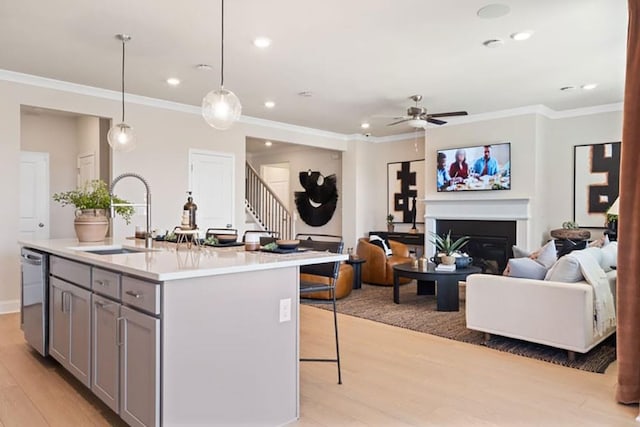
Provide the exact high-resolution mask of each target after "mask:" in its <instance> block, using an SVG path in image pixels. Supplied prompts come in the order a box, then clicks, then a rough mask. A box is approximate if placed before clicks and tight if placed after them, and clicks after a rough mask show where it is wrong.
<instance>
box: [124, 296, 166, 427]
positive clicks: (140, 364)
mask: <svg viewBox="0 0 640 427" xmlns="http://www.w3.org/2000/svg"><path fill="white" fill-rule="evenodd" d="M121 316H122V318H123V322H122V323H123V325H122V327H123V330H122V348H121V352H120V357H121V358H120V416H121V417H122V419H123V420H124V421H126V422H127V424H129V425H131V426H158V425H159V421H160V417H159V413H160V320H159V319H156V318H155V317H152V316H148V315H146V314H142V313H140V312H137V311H134V310H131V309H129V308H127V307H124V306H123V307H122V308H121Z"/></svg>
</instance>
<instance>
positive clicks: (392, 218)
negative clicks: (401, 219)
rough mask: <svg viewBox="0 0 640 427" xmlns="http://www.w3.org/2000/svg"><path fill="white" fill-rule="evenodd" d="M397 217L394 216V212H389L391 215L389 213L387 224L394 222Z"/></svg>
mask: <svg viewBox="0 0 640 427" xmlns="http://www.w3.org/2000/svg"><path fill="white" fill-rule="evenodd" d="M395 218H396V217H395V216H393V214H389V215H387V224H393V220H394V219H395Z"/></svg>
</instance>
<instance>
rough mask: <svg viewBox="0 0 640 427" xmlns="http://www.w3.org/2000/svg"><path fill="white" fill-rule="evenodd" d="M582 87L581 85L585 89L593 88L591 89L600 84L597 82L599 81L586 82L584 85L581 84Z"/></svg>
mask: <svg viewBox="0 0 640 427" xmlns="http://www.w3.org/2000/svg"><path fill="white" fill-rule="evenodd" d="M580 87H581V88H582V89H584V90H591V89H595V88H597V87H598V84H597V83H587V84H584V85H582V86H580Z"/></svg>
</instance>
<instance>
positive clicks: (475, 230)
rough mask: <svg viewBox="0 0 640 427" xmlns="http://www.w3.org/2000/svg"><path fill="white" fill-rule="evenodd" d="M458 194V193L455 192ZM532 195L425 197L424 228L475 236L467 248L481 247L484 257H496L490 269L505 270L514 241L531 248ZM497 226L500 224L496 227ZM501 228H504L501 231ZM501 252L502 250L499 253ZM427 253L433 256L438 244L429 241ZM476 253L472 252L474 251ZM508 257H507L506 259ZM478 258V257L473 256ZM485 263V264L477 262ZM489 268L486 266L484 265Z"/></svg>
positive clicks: (500, 271)
mask: <svg viewBox="0 0 640 427" xmlns="http://www.w3.org/2000/svg"><path fill="white" fill-rule="evenodd" d="M456 196H458V195H456ZM530 205H531V203H530V199H528V198H511V199H505V198H477V197H474V198H459V197H456V198H446V199H445V198H433V199H427V200H425V230H426V231H427V233H425V234H426V236H425V237H426V239H427V240H429V235H428V233H429V232H431V233H439V234H442V233H446V232H447V231H449V230H451V232H452V233H451V234H452V236H454V237H455V236H464V235H468V236H472V237H475V241H472V242H471V243H469V244H468V248H466V250H467V251H472V252H474V251H476V250H478V251H479V253H480V254H481V252H482V251H485V252H487V253H485V255H490V256H488V257H484V256H482V254H481V255H480V259H482V260H485V261H486V260H491V259H493V261H494V263H495V264H493V265H492V269H491V271H488V272H491V273H494V274H496V273H498V274H499V273H502V270H503V269H504V266H505V265H506V260H507V259H508V258H509V257H511V256H512V253H511V247H512V246H513V245H514V244H515V245H517V246H520V247H522V248H529V247H531V245H530V236H531V234H532V233H531V215H530ZM495 227H497V228H495ZM499 228H503V230H502V231H500V230H499ZM499 252H500V253H499ZM425 253H426V254H427V256H429V257H431V256H433V255H434V254H435V247H434V246H433V245H432V244H431V243H428V242H427V243H426V245H425ZM472 256H473V255H472ZM505 257H506V259H505ZM474 261H475V260H474ZM478 266H479V267H483V266H482V265H478ZM485 270H486V269H485Z"/></svg>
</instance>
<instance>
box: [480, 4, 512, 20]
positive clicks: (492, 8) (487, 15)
mask: <svg viewBox="0 0 640 427" xmlns="http://www.w3.org/2000/svg"><path fill="white" fill-rule="evenodd" d="M509 12H511V8H510V7H509V6H507V5H506V4H500V3H493V4H488V5H486V6H485V7H482V8H480V9H478V12H476V14H477V15H478V16H479V17H480V18H483V19H494V18H500V17H502V16H505V15H507V14H509Z"/></svg>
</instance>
